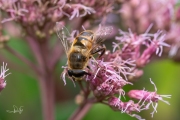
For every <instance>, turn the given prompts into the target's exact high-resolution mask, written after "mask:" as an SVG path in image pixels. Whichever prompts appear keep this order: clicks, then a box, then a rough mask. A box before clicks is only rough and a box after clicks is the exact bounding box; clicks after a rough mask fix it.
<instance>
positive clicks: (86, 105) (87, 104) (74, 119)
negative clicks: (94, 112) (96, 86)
mask: <svg viewBox="0 0 180 120" xmlns="http://www.w3.org/2000/svg"><path fill="white" fill-rule="evenodd" d="M95 102H96V99H95V98H92V99H87V100H85V101H84V102H83V103H82V104H81V105H80V107H79V108H78V109H77V110H76V111H75V112H74V113H73V114H72V116H71V117H70V118H69V120H81V119H82V118H83V117H84V116H85V115H86V113H87V112H88V111H89V110H90V108H91V107H92V105H93V104H94V103H95Z"/></svg>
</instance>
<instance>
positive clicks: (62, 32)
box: [55, 22, 71, 55]
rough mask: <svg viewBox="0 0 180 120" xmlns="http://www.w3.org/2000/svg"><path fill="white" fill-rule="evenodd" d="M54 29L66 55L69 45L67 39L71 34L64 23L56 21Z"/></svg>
mask: <svg viewBox="0 0 180 120" xmlns="http://www.w3.org/2000/svg"><path fill="white" fill-rule="evenodd" d="M55 29H56V33H57V36H58V37H59V39H60V40H61V43H62V45H63V47H64V50H65V52H66V55H67V53H68V50H69V47H70V43H69V41H68V40H67V39H68V38H70V37H71V35H70V33H69V31H68V29H67V28H66V27H65V26H64V25H62V24H61V23H60V22H56V27H55Z"/></svg>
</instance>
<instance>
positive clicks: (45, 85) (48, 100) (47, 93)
mask: <svg viewBox="0 0 180 120" xmlns="http://www.w3.org/2000/svg"><path fill="white" fill-rule="evenodd" d="M38 78H39V82H40V83H39V85H40V92H41V100H42V110H43V120H54V89H53V88H54V81H53V80H52V79H51V80H48V79H44V78H43V77H41V76H39V77H38Z"/></svg>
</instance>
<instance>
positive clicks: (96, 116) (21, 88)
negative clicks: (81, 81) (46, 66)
mask: <svg viewBox="0 0 180 120" xmlns="http://www.w3.org/2000/svg"><path fill="white" fill-rule="evenodd" d="M8 45H9V46H13V48H14V49H16V50H18V51H19V52H20V53H22V54H23V55H24V56H26V57H28V58H29V59H32V56H31V55H30V52H29V49H28V47H27V45H26V43H25V42H23V41H22V40H19V39H11V40H10V41H9V43H8ZM0 55H1V56H2V55H3V57H5V58H7V60H6V59H5V62H7V63H8V68H10V70H9V72H11V73H12V74H10V75H9V76H8V77H6V80H7V86H6V88H5V89H4V90H3V91H2V92H1V93H0V120H42V112H41V111H42V110H41V95H40V91H39V87H38V82H37V80H36V78H35V77H34V75H33V74H32V71H31V70H29V68H28V67H27V66H26V65H25V64H24V63H22V62H21V61H19V60H18V59H17V58H15V57H14V56H12V55H11V54H9V53H7V52H6V51H4V50H0ZM62 59H63V60H62V61H61V62H59V65H58V67H57V71H56V73H55V74H56V75H57V76H58V77H59V75H60V74H61V71H62V68H61V66H62V65H64V64H65V61H66V59H65V57H62ZM10 61H13V62H14V63H15V64H11V62H10ZM0 64H1V65H2V62H1V63H0ZM149 78H152V80H153V81H154V83H155V84H156V86H157V88H158V93H159V94H166V95H172V98H171V99H165V100H168V101H169V102H170V104H171V105H170V106H169V105H167V104H165V103H163V102H161V101H159V105H158V109H157V110H158V112H157V113H155V114H154V117H153V118H151V115H150V113H151V112H152V109H150V110H147V111H143V112H141V113H140V115H141V116H142V117H143V118H145V119H146V120H160V119H162V120H180V115H179V111H180V102H179V101H180V97H179V96H180V65H179V64H177V63H175V62H173V61H171V60H167V59H166V60H162V59H161V60H158V61H153V62H152V63H150V64H148V65H147V66H146V67H145V68H144V75H143V76H142V77H141V79H140V80H139V81H137V82H135V83H134V85H133V86H126V87H125V89H126V91H128V90H129V89H143V88H144V87H145V88H146V90H150V91H154V86H153V85H152V84H150V81H149ZM56 82H57V83H58V84H59V85H60V86H56V87H57V88H56V107H55V108H56V112H55V116H56V120H66V119H68V117H69V116H70V115H71V114H72V112H73V111H74V110H75V109H76V108H77V105H76V104H75V102H74V97H75V96H76V95H77V94H78V93H79V86H77V87H74V86H73V83H72V82H71V81H68V82H67V85H66V86H64V85H63V84H64V83H63V81H62V80H60V78H57V81H56ZM13 105H16V106H17V107H20V106H23V112H22V113H21V114H19V113H8V112H6V110H13ZM110 119H111V120H136V119H135V118H132V117H130V116H128V115H126V114H121V113H120V112H115V111H113V110H112V109H111V108H110V107H107V106H105V105H102V104H95V105H94V106H93V107H92V108H91V109H90V111H89V112H88V114H87V115H86V116H85V117H84V119H83V120H110Z"/></svg>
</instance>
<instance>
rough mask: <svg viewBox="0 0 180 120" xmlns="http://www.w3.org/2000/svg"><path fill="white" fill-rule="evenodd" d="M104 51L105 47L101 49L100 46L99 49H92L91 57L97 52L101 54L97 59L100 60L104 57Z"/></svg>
mask: <svg viewBox="0 0 180 120" xmlns="http://www.w3.org/2000/svg"><path fill="white" fill-rule="evenodd" d="M105 51H106V48H105V47H102V46H101V47H97V48H96V49H93V50H92V51H91V55H94V54H96V53H98V52H101V53H100V55H99V58H100V57H101V56H102V55H104V53H105Z"/></svg>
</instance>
